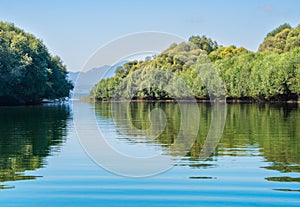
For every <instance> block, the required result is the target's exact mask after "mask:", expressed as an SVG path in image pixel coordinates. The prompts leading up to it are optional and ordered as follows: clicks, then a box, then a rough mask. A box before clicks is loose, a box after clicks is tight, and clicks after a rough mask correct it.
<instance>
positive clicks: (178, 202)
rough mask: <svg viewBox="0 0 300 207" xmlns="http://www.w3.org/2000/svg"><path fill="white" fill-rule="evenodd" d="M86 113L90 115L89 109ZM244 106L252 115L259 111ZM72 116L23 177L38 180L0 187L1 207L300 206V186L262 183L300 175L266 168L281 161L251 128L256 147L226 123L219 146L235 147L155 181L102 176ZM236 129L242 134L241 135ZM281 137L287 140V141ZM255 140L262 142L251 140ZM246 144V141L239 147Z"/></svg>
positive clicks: (190, 161) (179, 166)
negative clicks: (60, 135)
mask: <svg viewBox="0 0 300 207" xmlns="http://www.w3.org/2000/svg"><path fill="white" fill-rule="evenodd" d="M70 107H71V106H70ZM83 107H89V108H91V110H93V107H92V106H90V105H88V104H87V105H84V106H83ZM233 107H236V106H233ZM246 107H254V109H253V110H257V109H256V107H258V106H246ZM264 110H265V109H264ZM268 110H269V109H268ZM270 110H271V112H273V111H272V110H274V111H276V110H280V109H277V108H275V109H270ZM70 111H71V112H70V117H68V118H66V119H65V121H66V125H64V126H63V127H64V128H65V133H63V139H62V141H61V142H60V143H59V144H58V145H56V146H55V147H53V146H52V147H50V150H49V152H48V154H47V156H46V157H44V158H43V161H42V164H41V166H40V167H37V168H35V169H31V170H30V169H27V170H25V171H24V172H21V174H22V175H32V176H35V179H23V180H12V181H5V182H2V183H0V184H1V185H4V187H6V189H2V190H0V205H1V206H32V207H33V206H39V207H40V206H80V207H81V206H300V192H299V189H300V183H299V181H294V182H288V181H281V182H278V181H270V180H268V179H266V178H272V177H292V178H298V177H300V174H299V171H298V170H295V171H288V172H284V171H282V170H274V169H271V170H270V169H267V167H269V166H271V167H272V166H274V165H275V164H276V163H277V164H278V163H279V162H281V160H280V159H279V160H275V161H270V159H271V158H268V157H267V156H264V155H265V153H264V148H262V147H261V145H259V143H260V142H262V141H263V140H261V139H263V138H262V137H264V136H265V135H264V134H260V133H259V130H255V129H253V131H252V134H253V137H254V140H248V139H250V138H249V137H246V136H247V134H248V131H247V130H249V128H247V127H244V128H239V129H237V130H235V129H232V128H231V127H230V126H228V124H229V125H230V123H228V122H226V126H225V131H224V138H223V139H225V140H226V137H227V138H228V137H229V138H230V137H235V139H232V141H237V143H230V142H227V141H226V142H222V141H221V142H220V144H219V146H218V148H217V149H216V152H217V153H215V154H214V155H212V156H211V157H210V158H209V159H208V160H206V161H199V160H197V159H191V157H190V156H188V155H187V156H186V157H184V158H183V159H182V160H181V161H180V162H179V163H177V164H176V165H175V166H174V167H173V168H171V169H170V170H168V171H166V172H164V173H161V174H159V175H155V176H150V177H145V178H129V177H124V176H118V175H115V174H112V173H110V172H108V171H106V170H104V169H103V168H101V167H99V166H98V165H97V164H96V163H95V162H94V161H93V160H92V159H91V158H89V157H88V156H87V154H86V153H85V152H84V150H83V148H82V147H81V145H80V143H79V140H78V137H77V135H76V132H75V130H74V123H73V119H72V116H73V112H72V108H71V109H70ZM238 111H239V110H238ZM292 111H293V112H292V113H293V114H294V115H292V116H291V117H292V118H290V119H291V120H290V121H288V122H285V123H287V124H289V125H291V124H293V123H295V124H296V123H297V120H298V119H299V120H300V111H299V110H298V109H297V108H296V109H293V110H292ZM229 113H230V112H229ZM259 113H260V112H259ZM274 113H275V112H274ZM268 114H269V113H268ZM262 116H263V115H262ZM229 117H230V114H229ZM106 118H107V117H106ZM244 118H245V117H244ZM264 118H266V119H267V117H264ZM271 118H274V117H271ZM98 119H105V117H101V116H100V117H98ZM107 119H109V118H107ZM229 119H230V118H229ZM234 120H235V119H234ZM41 121H45V120H41ZM270 121H272V120H270ZM45 122H47V121H45ZM239 123H240V122H239ZM254 123H255V121H254ZM267 123H272V122H267ZM109 127H113V126H109ZM292 128H293V129H294V130H296V131H295V132H294V133H293V134H294V136H295V137H292V139H294V140H295V139H296V141H297V142H296V143H298V140H299V138H298V131H297V130H299V129H297V126H294V127H292ZM226 129H227V130H226ZM230 129H232V130H230ZM112 130H113V128H112ZM239 130H245V131H244V132H245V134H242V133H241V132H240V131H239ZM27 133H28V131H27ZM272 136H273V137H275V138H276V136H284V134H282V133H281V132H278V131H276V130H275V129H274V132H273V134H272ZM286 136H287V140H290V139H289V138H291V137H288V136H290V135H286ZM255 137H258V138H257V139H260V141H255V140H257V139H256V138H255ZM19 139H21V138H19ZM244 139H246V140H247V141H245V142H242V141H241V140H244ZM276 140H277V139H275V140H274V142H276ZM287 142H288V141H287ZM244 143H245V144H244ZM297 149H299V148H297ZM286 150H287V151H285V153H286V154H289V153H290V154H291V156H292V158H293V156H294V157H296V158H298V156H299V153H300V152H297V151H296V154H292V153H295V151H294V149H293V151H290V152H289V151H288V150H289V148H287V149H286ZM290 150H292V149H290ZM288 158H289V157H288ZM292 158H290V159H292ZM296 158H295V160H296V161H295V160H292V161H293V162H290V163H289V162H288V161H286V162H285V163H284V162H282V163H284V164H285V165H286V166H294V167H296V169H299V163H297V159H296ZM268 159H269V160H268ZM284 164H282V165H284Z"/></svg>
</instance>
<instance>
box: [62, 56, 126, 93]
mask: <svg viewBox="0 0 300 207" xmlns="http://www.w3.org/2000/svg"><path fill="white" fill-rule="evenodd" d="M126 62H127V61H122V62H119V63H117V64H115V65H113V66H108V65H104V66H101V67H99V68H93V69H91V70H89V71H86V72H69V74H68V78H69V80H71V81H72V82H73V84H74V91H73V93H72V97H73V98H75V97H77V98H79V97H84V96H87V95H88V94H89V93H90V91H91V89H92V88H93V87H94V86H95V84H97V83H98V82H99V81H100V79H102V78H103V77H105V78H109V77H112V76H114V75H115V70H116V68H117V67H118V66H121V65H123V64H125V63H126ZM74 93H76V94H74Z"/></svg>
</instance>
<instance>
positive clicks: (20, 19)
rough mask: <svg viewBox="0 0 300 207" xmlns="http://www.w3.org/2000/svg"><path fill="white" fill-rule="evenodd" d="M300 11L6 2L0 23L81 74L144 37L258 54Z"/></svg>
mask: <svg viewBox="0 0 300 207" xmlns="http://www.w3.org/2000/svg"><path fill="white" fill-rule="evenodd" d="M299 9H300V1H298V0H265V1H264V0H244V1H242V0H206V1H202V0H198V1H197V0H184V1H183V0H182V1H177V0H172V1H162V0H160V1H159V0H151V1H141V0H140V1H133V0H128V1H121V0H120V1H116V0H109V1H96V0H94V1H91V0H51V1H50V0H26V1H22V0H0V20H2V21H7V22H12V23H14V24H15V25H16V26H18V27H21V28H23V29H24V30H26V31H28V32H30V33H33V34H34V35H35V36H37V37H38V38H40V39H42V40H43V42H44V43H45V44H46V45H47V47H48V48H49V50H50V52H51V53H52V54H56V55H59V56H60V57H61V58H62V59H63V61H64V63H65V64H66V65H67V67H68V70H71V71H78V70H80V69H81V68H82V67H83V66H84V64H85V63H86V61H87V60H88V58H89V57H90V56H91V55H92V54H93V53H94V52H95V51H96V50H97V48H99V47H101V46H102V45H104V44H105V43H107V42H109V41H111V40H113V39H116V38H118V37H121V36H124V35H126V34H129V33H136V32H143V31H161V32H168V33H172V34H175V35H179V36H181V37H183V38H185V39H187V38H188V37H189V36H191V35H195V34H199V35H206V36H209V37H211V38H213V39H215V40H216V41H217V42H219V44H222V45H232V44H234V45H236V46H245V47H246V48H247V49H250V50H253V51H255V50H257V48H258V45H259V44H260V42H261V41H262V40H263V38H264V37H265V35H266V34H267V33H268V32H270V31H271V30H272V29H274V28H276V27H277V26H279V25H281V24H283V23H285V22H287V23H290V24H291V25H292V26H297V25H298V24H299V23H300V12H299Z"/></svg>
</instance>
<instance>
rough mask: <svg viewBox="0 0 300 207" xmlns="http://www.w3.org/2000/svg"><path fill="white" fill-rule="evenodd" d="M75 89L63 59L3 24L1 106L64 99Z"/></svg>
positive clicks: (0, 27) (0, 25)
mask: <svg viewBox="0 0 300 207" xmlns="http://www.w3.org/2000/svg"><path fill="white" fill-rule="evenodd" d="M71 89H73V85H72V83H71V82H70V81H69V80H67V70H66V67H65V66H64V65H63V63H62V61H61V59H60V58H59V57H57V56H52V55H50V53H49V52H48V50H47V48H46V46H45V45H44V44H43V43H42V41H41V40H39V39H37V38H35V37H34V36H33V35H32V34H29V33H26V32H24V31H23V30H21V29H19V28H17V27H15V26H14V25H13V24H10V23H4V22H1V21H0V104H1V105H3V104H5V105H7V104H35V103H40V102H41V101H42V100H43V99H49V100H62V99H64V98H66V97H68V96H69V92H70V90H71Z"/></svg>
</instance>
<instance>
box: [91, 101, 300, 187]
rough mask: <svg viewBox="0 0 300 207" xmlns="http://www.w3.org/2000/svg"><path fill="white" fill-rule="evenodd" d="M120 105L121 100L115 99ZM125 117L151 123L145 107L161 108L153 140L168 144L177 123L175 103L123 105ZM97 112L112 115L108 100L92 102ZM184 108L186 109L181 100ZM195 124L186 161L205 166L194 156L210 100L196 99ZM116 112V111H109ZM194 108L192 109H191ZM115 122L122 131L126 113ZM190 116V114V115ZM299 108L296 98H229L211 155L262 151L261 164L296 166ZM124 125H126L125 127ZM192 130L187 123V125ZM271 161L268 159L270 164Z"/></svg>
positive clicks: (292, 168) (299, 144) (205, 126)
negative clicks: (279, 101)
mask: <svg viewBox="0 0 300 207" xmlns="http://www.w3.org/2000/svg"><path fill="white" fill-rule="evenodd" d="M120 105H122V104H121V103H120ZM119 107H120V108H121V110H127V113H128V114H129V115H128V117H129V120H131V122H132V123H133V124H134V125H135V127H137V128H139V129H143V130H145V129H147V128H149V126H150V121H149V112H150V111H151V110H152V109H154V108H161V109H162V110H164V112H165V113H166V117H167V120H168V121H167V125H166V127H165V130H164V131H163V133H162V134H161V135H160V136H159V137H158V138H157V139H156V140H155V141H156V142H157V143H160V144H161V145H162V147H164V148H168V147H170V145H172V144H174V142H176V136H177V134H178V133H179V127H180V108H179V106H178V104H176V103H136V102H134V103H131V105H130V107H129V108H127V109H124V108H122V106H119ZM95 108H96V114H97V116H99V117H100V118H101V117H102V118H104V119H112V114H111V104H110V103H99V104H96V106H95ZM184 110H189V104H186V106H185V108H184ZM199 110H200V116H201V118H200V126H199V131H198V136H197V139H196V141H195V143H194V145H193V146H192V147H191V148H190V150H189V152H188V153H187V155H186V159H187V160H189V161H190V163H189V164H188V165H190V167H193V168H195V167H199V168H201V167H210V164H205V163H194V162H192V161H197V159H198V158H199V155H200V152H201V149H202V147H203V144H204V141H205V139H206V136H207V132H208V130H209V127H210V122H211V110H212V107H211V106H210V104H202V103H201V104H199ZM114 114H115V115H116V116H118V113H114ZM195 114H197V113H195ZM115 121H117V122H116V127H117V128H122V127H123V128H122V131H124V126H125V125H126V124H125V122H128V119H126V118H123V119H122V118H120V117H118V118H117V119H115ZM190 121H193V117H190ZM299 125H300V111H299V108H298V105H297V104H296V105H295V104H284V105H268V104H263V105H259V104H228V106H227V119H226V124H225V128H224V133H223V136H222V138H221V140H220V143H219V145H218V147H217V149H216V150H215V152H214V154H212V156H211V158H212V157H218V156H263V157H264V158H265V162H264V163H265V164H264V163H262V164H263V166H259V167H261V168H265V169H268V170H276V171H279V172H281V173H287V172H296V173H299V172H300V128H299V127H298V126H299ZM125 130H126V128H125ZM191 130H192V129H191ZM270 163H271V165H270ZM265 179H266V180H268V181H282V180H284V181H287V182H290V181H293V182H299V178H293V177H288V176H287V177H278V178H276V177H275V178H274V177H272V178H271V177H270V178H265Z"/></svg>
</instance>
